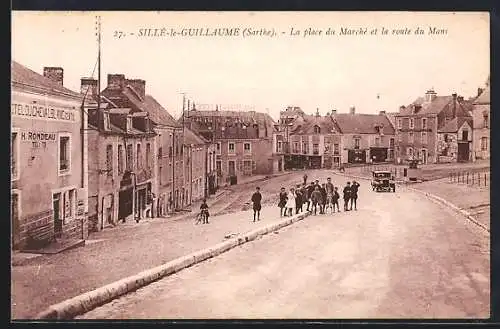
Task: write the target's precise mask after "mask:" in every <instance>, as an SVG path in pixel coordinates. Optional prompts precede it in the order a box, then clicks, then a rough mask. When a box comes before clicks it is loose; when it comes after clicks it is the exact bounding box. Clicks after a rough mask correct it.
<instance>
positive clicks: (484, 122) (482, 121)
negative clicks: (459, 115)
mask: <svg viewBox="0 0 500 329" xmlns="http://www.w3.org/2000/svg"><path fill="white" fill-rule="evenodd" d="M472 117H473V120H474V121H473V132H472V137H473V140H472V149H473V152H472V159H473V161H476V159H489V158H490V141H491V139H490V85H489V79H488V83H487V85H486V87H485V88H484V89H479V90H478V96H477V97H476V99H475V100H474V101H473V108H472Z"/></svg>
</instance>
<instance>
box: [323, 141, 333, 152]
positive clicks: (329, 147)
mask: <svg viewBox="0 0 500 329" xmlns="http://www.w3.org/2000/svg"><path fill="white" fill-rule="evenodd" d="M331 148H332V146H331V144H330V143H325V151H324V153H325V154H328V153H330V150H331Z"/></svg>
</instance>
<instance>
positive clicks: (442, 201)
mask: <svg viewBox="0 0 500 329" xmlns="http://www.w3.org/2000/svg"><path fill="white" fill-rule="evenodd" d="M335 174H336V175H339V176H344V177H353V178H356V179H366V180H370V179H369V178H367V177H362V176H356V175H346V174H338V173H335ZM406 188H407V189H409V190H411V191H413V192H417V193H420V194H423V195H425V196H426V197H428V198H429V199H432V200H434V201H437V202H438V203H441V204H443V205H445V206H447V207H449V208H451V209H453V210H455V211H456V212H458V213H460V214H461V215H463V216H465V218H467V219H468V220H470V221H471V222H473V223H474V224H476V225H477V226H479V227H480V228H482V229H483V230H485V231H486V232H488V233H490V229H489V228H487V227H486V226H484V225H483V224H481V223H480V222H479V221H478V220H477V219H476V218H474V216H472V215H471V214H470V213H469V212H468V211H466V210H464V209H462V208H460V207H458V206H457V205H455V204H453V203H451V202H450V201H447V200H445V199H443V198H441V197H439V196H437V195H435V194H432V193H430V192H425V191H422V190H419V189H416V188H413V187H409V186H406Z"/></svg>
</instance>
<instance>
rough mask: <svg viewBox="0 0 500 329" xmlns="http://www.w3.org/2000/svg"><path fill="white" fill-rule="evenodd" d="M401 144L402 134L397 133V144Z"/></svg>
mask: <svg viewBox="0 0 500 329" xmlns="http://www.w3.org/2000/svg"><path fill="white" fill-rule="evenodd" d="M402 142H403V134H401V133H399V134H398V143H402Z"/></svg>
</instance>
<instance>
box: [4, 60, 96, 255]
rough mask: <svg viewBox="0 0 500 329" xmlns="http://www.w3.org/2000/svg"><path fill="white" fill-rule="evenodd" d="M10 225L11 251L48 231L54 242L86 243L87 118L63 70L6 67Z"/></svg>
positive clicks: (15, 63)
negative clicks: (37, 232)
mask: <svg viewBox="0 0 500 329" xmlns="http://www.w3.org/2000/svg"><path fill="white" fill-rule="evenodd" d="M11 72H12V80H11V81H12V82H11V87H12V93H11V124H12V130H11V201H12V202H11V214H12V217H11V221H12V243H13V247H14V248H21V249H22V248H24V247H25V246H26V243H27V240H28V236H29V234H30V231H31V230H33V229H36V228H39V227H41V226H48V227H49V228H50V230H52V231H53V232H54V235H55V237H56V238H60V239H86V237H87V235H86V231H87V228H86V226H87V221H86V216H87V212H88V204H87V194H86V193H87V184H88V181H87V153H86V151H85V149H86V142H87V137H86V133H85V131H86V129H87V116H86V115H85V114H84V112H83V111H82V108H83V107H82V105H83V104H82V102H83V97H81V95H80V94H79V93H77V92H74V91H71V90H69V89H67V88H65V87H64V86H63V80H64V71H63V69H62V68H59V67H46V68H44V72H43V75H41V74H38V73H36V72H34V71H32V70H30V69H28V68H27V67H25V66H23V65H21V64H19V63H17V62H14V61H13V62H12V63H11Z"/></svg>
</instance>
